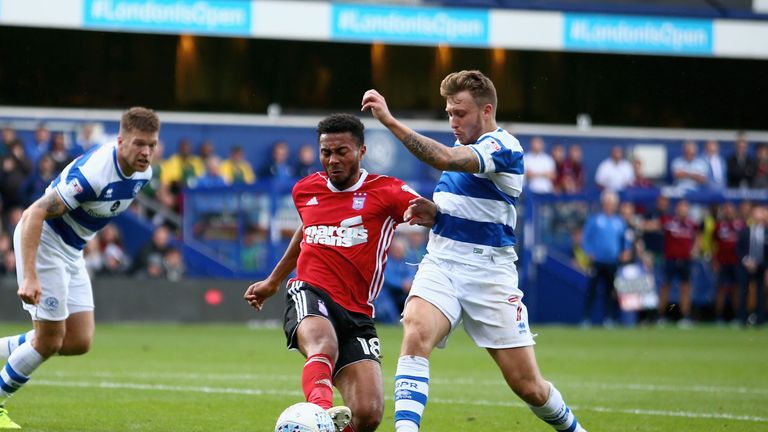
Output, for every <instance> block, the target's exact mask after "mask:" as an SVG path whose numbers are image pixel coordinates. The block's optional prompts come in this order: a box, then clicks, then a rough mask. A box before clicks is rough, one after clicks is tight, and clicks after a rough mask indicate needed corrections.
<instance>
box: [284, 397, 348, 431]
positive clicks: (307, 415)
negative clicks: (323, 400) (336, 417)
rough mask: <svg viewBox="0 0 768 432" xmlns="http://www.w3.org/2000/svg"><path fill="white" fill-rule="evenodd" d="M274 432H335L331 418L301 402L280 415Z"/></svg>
mask: <svg viewBox="0 0 768 432" xmlns="http://www.w3.org/2000/svg"><path fill="white" fill-rule="evenodd" d="M275 432H336V426H335V425H334V424H333V420H331V416H329V415H328V413H327V412H325V410H324V409H322V408H320V407H319V406H317V405H315V404H313V403H308V402H301V403H297V404H295V405H291V406H289V407H288V408H286V409H285V411H283V413H282V414H280V418H278V419H277V424H275Z"/></svg>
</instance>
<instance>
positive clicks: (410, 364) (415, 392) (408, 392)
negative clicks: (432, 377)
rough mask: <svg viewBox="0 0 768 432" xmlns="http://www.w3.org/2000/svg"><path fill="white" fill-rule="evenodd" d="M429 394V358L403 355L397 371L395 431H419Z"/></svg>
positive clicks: (398, 362)
mask: <svg viewBox="0 0 768 432" xmlns="http://www.w3.org/2000/svg"><path fill="white" fill-rule="evenodd" d="M428 396H429V360H428V359H425V358H424V357H417V356H402V357H400V360H398V361H397V372H396V373H395V431H396V432H418V430H419V426H420V425H421V416H422V415H423V414H424V407H425V406H426V405H427V397H428Z"/></svg>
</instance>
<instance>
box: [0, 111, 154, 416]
mask: <svg viewBox="0 0 768 432" xmlns="http://www.w3.org/2000/svg"><path fill="white" fill-rule="evenodd" d="M159 133H160V119H159V118H158V117H157V114H155V112H154V111H152V110H149V109H147V108H142V107H133V108H130V109H129V110H127V111H126V112H125V113H123V115H122V118H121V119H120V134H119V135H118V138H117V145H116V146H115V145H103V146H99V147H95V148H93V149H92V150H90V151H89V152H87V153H85V154H84V155H82V156H80V157H79V158H77V159H75V160H74V161H72V162H71V163H70V164H69V165H67V167H65V168H64V170H63V171H62V172H61V173H60V174H59V175H58V176H57V177H56V178H55V179H54V180H53V181H52V182H51V184H50V186H48V189H46V192H45V194H44V195H43V197H41V198H40V199H38V200H37V201H35V202H34V203H33V204H32V205H31V206H30V207H29V208H27V209H26V210H24V213H23V214H22V217H21V221H20V222H19V224H18V225H17V227H16V230H15V231H14V234H13V245H14V251H15V253H16V262H17V267H18V269H17V272H16V280H17V281H18V284H19V289H18V295H19V298H21V300H22V302H23V306H24V309H26V310H27V311H28V312H29V314H30V315H31V317H32V323H33V328H34V329H33V330H31V331H29V332H27V333H25V334H21V335H15V336H9V337H5V338H1V339H0V361H2V360H6V362H5V366H4V367H3V368H2V369H0V429H20V427H19V425H18V424H16V423H14V422H13V421H11V419H10V418H9V417H8V412H7V411H6V409H5V407H4V404H5V402H6V400H7V399H8V398H9V397H11V395H13V394H14V393H16V392H17V391H18V390H19V389H20V388H21V387H22V386H24V384H26V383H27V382H28V381H29V379H30V375H31V374H32V372H34V371H35V369H37V368H38V367H39V366H40V365H41V364H42V363H43V362H44V361H46V360H47V359H48V358H50V357H51V356H53V355H54V354H58V355H65V356H70V355H81V354H85V353H86V352H88V350H89V349H90V346H91V340H92V339H93V331H94V327H95V325H94V319H93V308H94V307H93V292H92V289H91V281H90V279H89V278H88V272H87V271H86V269H85V261H84V260H83V247H84V246H85V244H86V242H87V241H88V240H90V239H91V238H92V237H93V236H94V235H96V232H97V231H99V230H100V229H101V228H103V227H104V226H106V225H107V224H108V223H109V222H110V221H111V220H112V219H114V218H115V217H116V216H117V215H118V214H120V213H122V212H123V211H125V210H126V209H128V206H130V204H131V202H132V201H133V199H134V197H135V196H136V195H137V194H138V193H139V191H140V190H141V188H143V187H144V186H145V185H146V184H147V183H148V182H149V180H150V179H151V178H152V168H151V167H150V164H151V162H152V156H153V154H154V152H155V148H156V147H157V142H158V135H159Z"/></svg>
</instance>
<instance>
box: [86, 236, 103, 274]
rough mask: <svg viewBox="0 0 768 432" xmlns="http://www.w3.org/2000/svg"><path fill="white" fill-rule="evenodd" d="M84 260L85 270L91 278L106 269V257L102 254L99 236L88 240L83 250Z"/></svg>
mask: <svg viewBox="0 0 768 432" xmlns="http://www.w3.org/2000/svg"><path fill="white" fill-rule="evenodd" d="M83 260H85V270H86V271H87V272H88V276H90V277H91V278H93V277H95V276H96V275H97V274H101V272H102V270H103V269H104V256H103V255H102V254H101V242H100V241H99V236H95V237H93V238H92V239H90V240H88V243H86V244H85V247H84V248H83Z"/></svg>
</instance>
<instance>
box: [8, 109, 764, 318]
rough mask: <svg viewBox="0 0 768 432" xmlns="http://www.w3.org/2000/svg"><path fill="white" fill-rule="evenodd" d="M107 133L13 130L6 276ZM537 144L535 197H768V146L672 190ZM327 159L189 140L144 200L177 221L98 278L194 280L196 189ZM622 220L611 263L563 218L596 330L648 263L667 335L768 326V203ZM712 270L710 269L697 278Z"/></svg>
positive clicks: (412, 249) (619, 165)
mask: <svg viewBox="0 0 768 432" xmlns="http://www.w3.org/2000/svg"><path fill="white" fill-rule="evenodd" d="M94 126H95V125H94V124H90V123H86V124H84V125H83V126H82V127H81V128H80V130H79V131H78V133H77V134H72V136H70V135H68V134H66V133H64V132H59V131H51V130H49V129H48V127H47V126H46V124H45V123H40V124H39V125H38V127H37V128H36V130H35V131H34V135H33V139H32V140H30V141H29V142H24V141H22V140H21V139H20V138H19V137H18V136H17V133H16V131H15V130H14V129H13V128H12V127H10V126H5V127H3V128H2V136H1V137H0V139H1V140H2V141H1V142H0V161H1V163H0V166H1V169H0V184H2V187H1V188H0V199H1V200H2V201H0V204H1V205H2V213H0V218H1V221H2V224H1V225H0V257H1V258H2V259H1V260H0V274H3V273H11V274H12V273H13V272H14V271H15V263H14V256H13V251H12V241H11V235H12V233H13V229H14V227H15V226H16V224H17V223H18V220H19V217H20V215H21V211H22V209H23V208H24V207H26V206H27V205H29V204H30V203H32V202H34V200H36V199H37V198H38V197H40V196H42V194H43V192H44V190H45V188H46V187H47V186H48V184H50V182H51V180H52V179H54V178H55V177H56V175H57V174H58V173H59V172H60V171H61V169H63V168H64V167H65V166H66V165H67V164H68V163H69V162H71V161H72V160H73V159H74V158H76V157H78V156H79V155H81V154H83V153H84V152H86V151H88V150H89V149H91V148H92V147H94V146H96V145H99V144H101V143H102V141H101V139H100V137H99V136H98V135H97V134H95V133H94V129H95V127H94ZM523 144H524V145H525V144H528V145H525V147H526V154H525V157H524V161H525V170H526V177H527V179H526V180H527V181H526V187H527V189H528V191H529V192H532V193H533V194H534V196H535V194H545V195H548V194H554V195H575V194H585V193H587V194H588V193H593V194H594V192H595V191H596V190H597V191H606V190H609V191H614V192H617V193H618V194H619V195H618V196H619V197H622V196H624V192H626V191H630V190H659V188H662V187H670V186H671V187H672V188H673V189H675V190H677V191H678V192H681V191H682V192H686V191H721V190H723V189H726V188H728V189H734V188H752V189H765V188H766V187H768V143H761V144H758V145H756V146H754V149H751V148H750V143H749V142H748V141H747V140H746V139H745V138H744V136H742V135H740V136H739V137H738V138H737V140H736V143H735V146H734V152H733V153H732V154H729V155H724V154H721V151H720V146H719V143H718V142H717V141H715V140H709V141H707V142H705V143H704V144H703V150H702V151H699V144H698V143H697V142H694V141H686V142H684V143H683V145H682V146H683V148H682V154H681V155H680V156H679V157H676V158H674V159H673V160H672V161H671V164H670V167H669V168H670V169H669V171H670V178H669V179H667V180H659V179H649V178H646V177H645V176H644V174H643V161H642V159H640V158H633V159H630V158H627V156H626V155H625V154H624V148H623V147H622V146H618V145H617V146H614V147H613V148H612V150H611V153H610V156H609V157H608V158H606V159H605V160H603V161H602V162H600V163H599V165H598V166H597V169H596V171H595V172H594V173H588V172H586V171H587V170H586V168H585V165H584V162H583V150H582V148H581V147H580V146H579V145H578V144H571V145H565V144H561V143H555V144H553V145H552V146H551V149H550V150H549V151H547V148H546V143H545V141H544V139H543V138H542V137H533V138H532V139H531V140H530V141H529V142H528V143H525V142H524V143H523ZM315 147H316V146H315V145H313V144H304V145H303V146H301V148H300V149H299V151H298V154H297V156H296V157H292V155H291V154H290V146H289V145H288V143H287V142H285V141H283V140H277V141H275V143H274V144H273V146H272V149H271V152H270V157H269V158H268V161H267V162H266V163H265V164H264V165H262V166H256V167H254V166H253V165H252V163H251V162H250V161H249V160H247V158H246V157H245V156H244V151H243V147H242V146H241V145H239V144H235V145H232V146H231V147H230V149H229V152H228V154H227V155H225V157H222V156H224V155H218V154H216V152H215V146H214V145H213V143H212V142H210V141H205V142H202V143H200V145H199V146H198V148H197V151H195V150H194V146H193V143H192V142H190V141H189V140H186V139H183V140H181V141H180V142H179V143H178V147H177V148H178V150H177V151H176V152H175V153H174V154H172V155H168V156H167V157H166V156H165V155H164V154H163V148H162V145H161V146H160V147H159V148H158V149H157V152H156V156H155V158H154V160H153V167H152V168H153V178H152V181H151V182H150V185H149V186H148V187H146V188H144V190H143V192H142V193H143V194H144V195H145V197H146V198H148V199H149V200H150V201H151V202H153V203H154V205H155V207H153V208H155V209H157V208H160V209H162V210H163V211H152V210H150V211H148V212H147V211H145V212H144V213H143V214H146V215H148V217H149V219H150V220H151V222H152V223H153V225H154V226H155V232H154V234H153V236H152V238H151V240H149V241H148V242H147V243H146V245H144V246H143V247H142V248H141V249H140V251H139V252H138V253H136V254H135V255H134V256H130V255H129V254H127V253H126V251H125V248H124V247H123V242H122V240H121V233H120V231H119V230H118V229H116V228H115V227H114V226H110V227H108V228H107V229H104V230H103V231H101V232H100V233H99V235H98V236H97V237H96V238H95V239H94V240H93V241H92V242H90V243H89V244H88V246H87V248H86V250H85V257H86V262H87V267H88V270H89V272H91V273H92V275H102V274H112V275H114V274H130V275H136V276H138V277H146V278H167V279H170V280H179V279H180V278H181V277H182V275H183V274H184V264H183V260H182V257H181V252H180V244H181V243H180V242H181V238H180V232H179V227H178V226H177V225H175V224H173V223H170V222H169V220H168V219H167V218H165V217H164V216H163V215H164V214H166V213H165V212H171V213H174V214H178V215H181V214H182V213H183V208H184V207H183V197H184V195H183V191H184V190H185V189H186V188H207V187H216V186H225V185H237V184H254V183H256V181H257V180H264V179H275V180H278V181H284V182H286V181H287V182H291V181H295V180H296V179H299V178H302V177H304V176H306V175H307V174H309V173H311V172H315V171H318V170H320V165H319V162H318V160H317V154H316V148H315ZM590 179H593V182H591V181H590ZM678 196H679V195H678ZM592 200H593V201H594V198H593V199H592ZM134 206H135V207H137V209H136V211H137V213H138V212H139V210H138V207H139V206H141V204H140V203H134ZM614 207H615V209H612V210H611V209H606V208H605V206H603V212H601V213H600V214H603V213H605V215H606V217H609V218H613V217H614V216H615V218H617V219H618V220H620V221H621V226H622V227H623V228H622V235H621V243H620V244H619V246H617V248H619V249H620V250H616V251H606V250H605V246H606V242H604V241H603V239H604V238H605V237H604V235H605V232H604V231H605V229H606V228H605V224H604V223H603V222H604V221H603V222H601V219H596V220H594V221H592V222H591V224H590V220H588V218H587V214H589V213H590V212H589V210H588V209H581V210H577V211H574V209H578V205H577V204H568V203H563V204H558V206H557V210H556V211H555V216H554V217H553V219H552V223H553V225H554V226H553V227H552V229H553V230H555V231H556V230H558V229H562V226H565V227H567V228H566V229H567V235H568V236H569V238H570V239H571V242H570V245H571V247H570V252H571V254H572V257H573V265H574V266H575V267H576V268H579V269H581V270H582V271H583V272H584V273H585V275H587V277H588V278H589V279H590V282H589V284H588V290H587V292H588V296H587V299H586V301H585V311H584V317H585V319H584V321H583V325H585V326H588V325H590V324H591V322H590V319H589V315H590V313H591V310H590V309H591V306H592V303H593V301H594V296H595V291H596V290H597V288H598V287H600V285H602V286H603V288H604V290H605V291H604V292H605V293H606V295H604V297H605V298H606V299H607V300H606V303H605V305H606V306H605V307H604V308H603V309H604V315H605V319H604V321H603V323H604V324H605V325H607V326H611V325H613V324H614V323H615V321H616V316H617V315H616V313H617V311H618V309H619V302H618V295H617V293H616V289H615V287H614V286H613V283H612V281H613V279H614V277H615V273H616V271H618V270H619V268H620V267H621V266H623V265H626V264H627V263H632V262H636V263H640V264H641V265H642V266H644V268H645V269H646V270H647V271H649V272H650V273H652V274H654V275H656V279H657V281H656V282H657V285H658V286H659V287H660V288H659V296H660V298H659V306H658V308H657V310H656V311H655V312H654V313H647V314H646V318H647V319H649V320H655V321H657V322H658V323H659V324H662V325H663V324H665V323H667V319H669V315H670V314H669V312H670V311H671V310H674V313H673V314H672V315H673V316H674V317H675V318H679V320H678V325H680V326H681V327H688V326H690V325H691V324H692V323H693V322H694V321H695V320H696V319H701V318H702V317H709V316H710V315H711V317H714V318H715V319H716V320H717V322H725V321H732V322H734V323H742V324H749V325H752V324H757V323H762V322H763V321H764V320H765V309H766V301H767V300H766V298H768V295H765V294H766V292H765V291H766V290H767V289H768V288H766V287H768V283H766V282H768V281H767V280H766V262H768V251H763V250H758V249H759V246H758V244H763V245H765V244H766V239H768V236H766V235H765V234H764V226H765V223H766V221H765V219H766V209H765V206H764V205H763V204H759V205H758V204H753V203H750V202H749V201H747V200H740V201H738V202H728V203H725V204H724V205H717V204H713V205H709V206H707V205H699V204H695V203H693V204H691V203H688V202H687V201H685V200H682V199H676V198H675V199H673V200H672V203H670V199H669V198H667V196H666V195H665V194H661V195H660V196H659V198H658V201H657V202H656V204H655V206H654V205H647V203H645V202H632V201H628V200H627V201H624V202H617V203H616V205H615V206H614ZM573 215H576V217H572V216H573ZM579 215H580V216H579ZM593 216H594V215H593ZM606 220H609V219H606ZM610 220H613V219H610ZM595 227H597V228H595ZM263 230H264V227H255V226H254V227H248V229H247V230H246V236H245V239H244V244H245V247H244V249H243V254H245V255H247V257H248V260H250V261H255V259H254V258H253V256H252V255H255V254H263V253H262V252H261V251H260V250H259V247H258V243H259V241H260V239H263V238H264V235H263ZM596 239H597V240H596ZM425 243H426V233H424V232H423V231H420V230H403V232H398V234H397V236H396V238H395V240H394V241H393V245H392V251H391V254H390V257H389V261H388V266H387V270H386V275H385V285H384V289H383V290H382V295H381V297H380V298H379V300H378V303H377V307H378V312H379V313H378V315H379V316H378V317H379V319H381V320H382V321H389V322H395V321H397V319H398V317H399V313H400V311H401V310H402V303H403V300H404V298H405V295H406V294H407V292H408V289H409V287H410V282H411V280H412V278H413V275H414V274H415V270H416V266H413V265H409V264H414V263H418V262H419V260H420V258H421V256H422V255H423V253H424V244H425ZM251 267H253V266H251ZM698 268H701V269H703V270H696V269H698ZM696 271H699V272H701V271H704V272H705V275H704V276H705V277H709V278H714V279H713V280H715V285H716V293H715V296H714V299H713V302H712V304H711V305H708V306H707V307H708V309H709V310H710V312H703V311H702V310H697V308H696V307H692V306H691V298H692V296H693V294H692V292H691V291H692V290H693V289H694V288H695V287H694V286H693V285H691V284H690V281H691V274H692V273H695V272H696ZM601 282H602V283H601ZM674 283H678V284H679V285H680V289H679V295H678V296H676V297H678V298H677V300H676V303H677V304H678V306H679V307H678V308H675V309H670V308H669V306H668V304H667V303H668V302H669V299H670V296H669V293H670V286H671V285H670V284H674ZM694 306H695V305H694ZM698 309H701V308H698Z"/></svg>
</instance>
